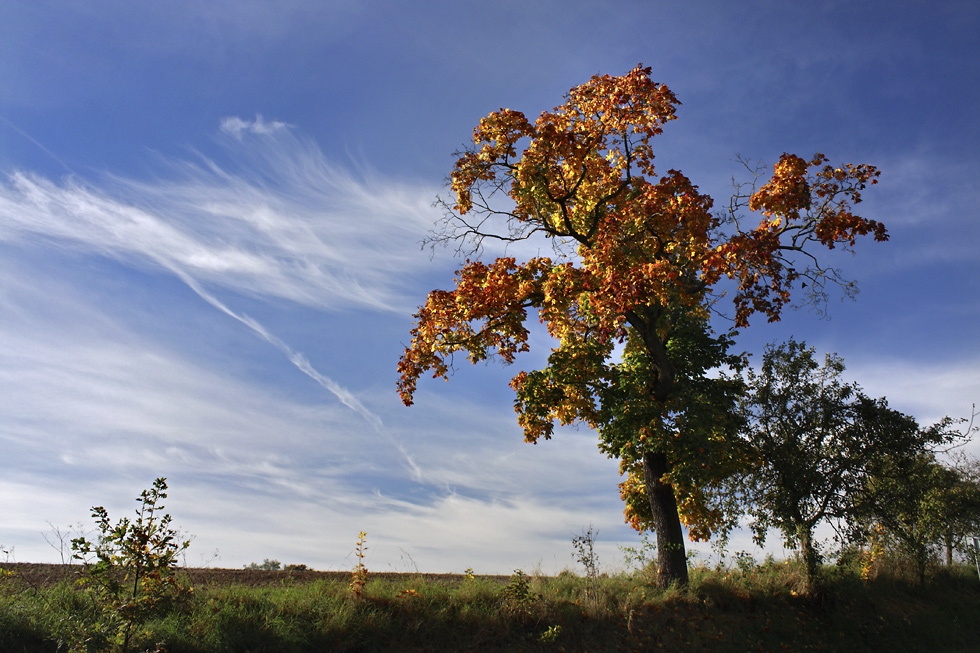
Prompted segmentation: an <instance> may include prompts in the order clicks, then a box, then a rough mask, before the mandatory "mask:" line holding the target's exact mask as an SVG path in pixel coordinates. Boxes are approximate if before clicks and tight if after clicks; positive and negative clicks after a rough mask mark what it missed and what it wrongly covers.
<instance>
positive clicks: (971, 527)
mask: <svg viewBox="0 0 980 653" xmlns="http://www.w3.org/2000/svg"><path fill="white" fill-rule="evenodd" d="M950 424H952V420H949V419H946V420H943V421H942V422H940V423H939V424H937V425H936V426H933V427H931V429H932V430H937V431H940V432H942V433H943V434H944V436H945V437H946V438H947V439H951V438H957V437H963V435H964V434H961V433H957V432H955V431H951V430H950V429H949V426H950ZM971 473H972V470H963V469H957V468H956V467H951V466H946V465H943V464H942V463H940V462H938V461H937V459H936V456H935V454H934V453H932V452H925V453H922V454H920V455H917V456H912V457H909V456H904V457H902V456H880V457H878V458H876V459H875V461H874V464H873V473H872V474H871V475H870V476H869V477H868V479H867V482H866V485H865V487H864V488H863V490H862V491H861V492H860V493H858V494H857V495H856V501H855V510H854V513H853V517H852V520H851V527H850V528H851V537H852V539H853V540H855V541H859V542H860V541H869V540H872V539H874V538H878V539H883V540H884V541H885V542H886V543H892V544H893V545H894V546H895V548H896V549H897V551H898V553H900V554H902V555H903V556H904V557H905V558H906V559H907V560H908V561H909V562H911V563H912V568H913V571H914V573H915V576H916V578H917V580H918V581H919V583H920V584H921V583H923V582H924V581H925V570H926V565H927V564H928V562H929V560H930V558H933V557H934V555H935V554H937V553H938V552H940V551H942V552H943V553H944V554H945V560H946V564H952V558H953V550H954V549H955V548H956V547H957V546H958V545H960V544H961V543H962V542H963V540H964V539H965V537H966V535H967V534H969V533H971V532H976V530H975V529H977V527H978V526H980V486H978V484H977V481H976V479H975V478H973V477H971Z"/></svg>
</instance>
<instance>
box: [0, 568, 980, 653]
mask: <svg viewBox="0 0 980 653" xmlns="http://www.w3.org/2000/svg"><path fill="white" fill-rule="evenodd" d="M653 580H654V579H653V577H652V574H651V573H650V572H649V571H640V572H638V573H635V574H632V575H625V574H624V575H613V576H608V575H601V576H599V577H598V578H597V579H591V578H589V577H582V576H579V575H576V574H574V573H572V572H568V571H566V572H563V573H561V574H559V575H557V576H527V575H524V574H520V575H518V574H516V573H515V575H514V576H513V577H511V579H510V580H509V581H501V580H494V579H487V578H480V577H469V576H459V577H454V578H452V579H451V580H425V579H424V578H423V577H421V576H406V577H405V578H402V579H389V578H380V577H372V578H370V579H369V580H367V581H366V582H365V584H364V585H363V586H362V587H361V588H360V596H359V597H358V596H355V595H354V594H353V593H352V591H351V589H350V586H349V583H348V582H346V581H345V580H343V579H337V580H318V581H314V582H310V583H308V584H299V585H282V586H271V587H260V588H252V587H244V586H235V585H229V586H202V587H197V588H195V589H194V592H193V596H192V598H191V599H190V601H189V602H187V603H186V605H183V606H181V607H180V608H179V609H175V610H174V611H171V612H169V613H167V614H164V615H161V616H158V617H157V618H154V619H152V620H150V621H148V622H146V623H145V624H142V625H141V626H140V628H139V629H138V630H137V631H136V632H134V633H133V636H132V639H131V642H130V649H131V650H137V651H167V652H170V653H181V652H195V653H197V652H205V651H207V652H212V651H214V652H218V651H252V652H256V651H421V650H430V651H467V650H469V651H514V650H520V651H592V650H599V649H603V650H607V651H632V650H658V649H662V650H681V651H686V650H692V651H708V650H711V651H746V650H763V651H780V650H789V651H876V650H931V651H957V650H959V651H967V650H980V631H978V629H977V628H976V626H975V624H976V615H977V614H980V581H978V579H977V577H976V572H975V571H974V570H972V569H971V568H968V567H962V568H955V569H952V570H945V569H940V570H933V572H932V573H931V576H930V579H929V582H927V583H926V584H925V585H923V586H919V585H918V584H917V583H915V582H912V581H911V580H910V579H909V578H907V577H906V576H905V574H904V573H903V572H902V571H901V570H900V569H897V568H896V569H889V568H882V569H881V570H879V572H878V573H877V574H876V575H875V576H873V577H870V578H867V579H862V578H861V574H860V570H857V569H851V568H844V567H825V568H823V569H821V584H820V587H819V589H818V590H816V591H814V592H812V593H809V594H804V593H802V592H801V589H802V587H803V583H804V574H803V570H802V568H801V567H800V565H799V564H797V563H795V562H789V563H781V562H772V561H770V562H767V563H764V564H761V565H755V564H750V565H741V566H740V567H738V568H735V569H709V568H705V567H697V568H694V569H693V570H692V573H691V583H690V586H689V587H686V588H676V587H674V588H668V589H666V590H660V589H657V587H656V585H655V583H654V582H653ZM593 583H594V584H593ZM100 614H102V613H101V612H100V611H99V610H98V609H97V606H95V605H94V604H93V602H92V598H91V597H90V595H88V594H86V593H84V592H81V591H79V590H78V589H77V588H76V587H74V586H73V585H71V584H67V583H63V584H61V585H58V586H55V587H51V588H32V587H29V586H27V585H26V584H25V583H23V582H21V581H19V580H18V579H17V578H16V576H8V577H5V578H0V650H2V651H102V650H111V648H112V646H113V643H112V642H111V641H109V640H107V639H106V638H104V637H102V638H100V635H99V633H100V630H99V628H100V624H99V621H98V620H99V618H100Z"/></svg>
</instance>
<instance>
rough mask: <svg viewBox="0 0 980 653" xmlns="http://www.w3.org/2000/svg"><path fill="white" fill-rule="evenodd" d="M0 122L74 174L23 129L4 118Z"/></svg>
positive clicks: (68, 166)
mask: <svg viewBox="0 0 980 653" xmlns="http://www.w3.org/2000/svg"><path fill="white" fill-rule="evenodd" d="M0 121H3V122H4V123H5V124H6V125H7V126H8V127H10V128H11V129H13V130H14V131H15V132H17V133H18V134H20V135H21V136H23V137H24V138H26V139H27V140H29V141H30V142H32V143H34V144H35V145H37V146H38V147H39V148H41V151H42V152H44V153H45V154H47V155H48V156H50V157H51V158H52V159H54V160H55V161H57V162H58V163H60V164H61V165H62V166H64V168H65V170H67V171H68V172H70V173H72V174H76V173H75V171H74V170H72V169H71V166H70V165H68V164H67V163H65V162H64V161H62V160H61V158H60V157H58V155H57V154H55V153H54V152H52V151H51V150H49V149H48V148H46V147H44V145H42V144H41V143H40V142H39V141H38V140H37V139H36V138H34V137H33V136H31V135H30V134H28V133H27V132H25V131H24V130H23V129H21V128H20V127H18V126H17V125H15V124H14V123H12V122H10V121H9V120H7V119H6V118H4V117H3V116H0Z"/></svg>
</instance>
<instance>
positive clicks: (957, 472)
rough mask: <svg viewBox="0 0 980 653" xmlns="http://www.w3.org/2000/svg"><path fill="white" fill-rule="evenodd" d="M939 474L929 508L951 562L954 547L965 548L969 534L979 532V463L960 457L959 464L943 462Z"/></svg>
mask: <svg viewBox="0 0 980 653" xmlns="http://www.w3.org/2000/svg"><path fill="white" fill-rule="evenodd" d="M936 476H937V477H936V481H937V482H936V486H935V488H934V490H933V492H931V493H930V495H929V496H928V497H927V499H926V500H927V502H928V505H927V508H928V512H929V513H930V515H931V518H932V519H933V520H934V521H935V522H936V531H937V532H938V535H939V545H940V546H941V548H942V549H943V551H944V553H945V558H946V565H947V566H949V565H952V564H953V553H954V552H955V551H957V550H959V551H961V552H962V551H965V546H964V545H965V544H966V538H967V536H969V535H971V534H976V533H980V464H978V461H976V460H973V461H968V460H966V459H961V460H960V461H959V464H957V465H952V466H943V469H942V470H941V471H939V472H938V473H937V475H936Z"/></svg>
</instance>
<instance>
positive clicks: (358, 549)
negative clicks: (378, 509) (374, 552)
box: [348, 531, 368, 599]
mask: <svg viewBox="0 0 980 653" xmlns="http://www.w3.org/2000/svg"><path fill="white" fill-rule="evenodd" d="M366 540H367V533H365V532H364V531H361V533H360V535H358V536H357V544H356V545H354V555H355V556H356V557H357V566H355V567H354V571H353V572H351V575H350V583H348V587H350V591H351V592H352V593H353V594H354V598H356V599H360V598H361V593H362V592H363V591H364V586H365V585H367V580H368V570H367V567H366V566H365V565H364V557H365V556H366V555H367V554H366V553H365V551H367V549H368V548H367V547H366V546H364V543H365V541H366Z"/></svg>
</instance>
